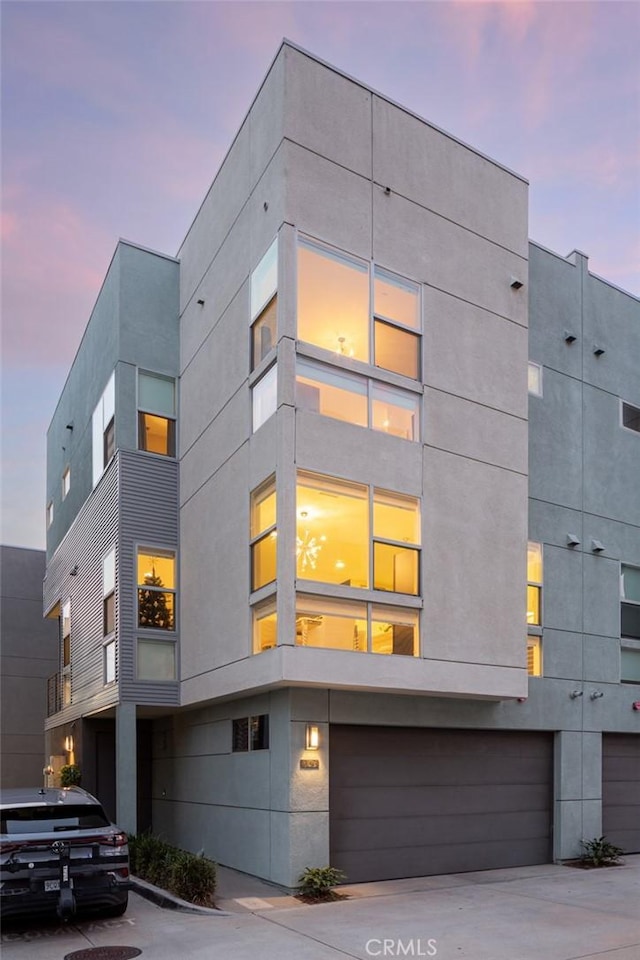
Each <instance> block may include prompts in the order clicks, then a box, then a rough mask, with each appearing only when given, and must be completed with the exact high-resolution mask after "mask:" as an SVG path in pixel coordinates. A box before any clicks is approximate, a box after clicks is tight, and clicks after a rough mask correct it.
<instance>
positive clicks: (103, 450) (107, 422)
mask: <svg viewBox="0 0 640 960" xmlns="http://www.w3.org/2000/svg"><path fill="white" fill-rule="evenodd" d="M115 408H116V399H115V370H112V371H111V374H110V376H109V379H108V380H107V383H106V386H105V388H104V390H103V391H102V394H101V396H100V399H99V400H98V402H97V404H96V406H95V408H94V411H93V415H92V417H91V444H92V454H91V456H92V488H93V487H95V486H96V485H97V484H98V482H99V481H100V479H101V477H102V475H103V474H104V472H105V470H106V469H107V467H108V466H109V464H110V463H111V461H112V460H113V458H114V456H115V452H116V437H115V429H116V428H115V416H116V409H115Z"/></svg>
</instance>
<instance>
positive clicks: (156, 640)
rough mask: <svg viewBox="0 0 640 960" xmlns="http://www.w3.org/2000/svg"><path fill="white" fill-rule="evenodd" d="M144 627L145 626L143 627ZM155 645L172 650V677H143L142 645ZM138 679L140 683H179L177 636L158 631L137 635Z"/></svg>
mask: <svg viewBox="0 0 640 960" xmlns="http://www.w3.org/2000/svg"><path fill="white" fill-rule="evenodd" d="M143 629H144V628H143ZM144 644H147V646H154V647H158V648H163V649H165V650H170V651H171V654H172V660H173V676H172V677H143V676H141V675H140V646H141V645H144ZM136 681H137V682H138V683H177V681H178V644H177V641H176V638H175V636H169V637H164V636H160V635H159V634H158V633H157V632H154V633H153V634H150V635H149V636H147V635H146V634H144V635H142V636H140V635H138V636H137V637H136Z"/></svg>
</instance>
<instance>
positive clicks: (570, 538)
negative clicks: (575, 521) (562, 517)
mask: <svg viewBox="0 0 640 960" xmlns="http://www.w3.org/2000/svg"><path fill="white" fill-rule="evenodd" d="M567 546H569V547H579V546H580V540H579V539H578V537H576V535H575V533H568V534H567Z"/></svg>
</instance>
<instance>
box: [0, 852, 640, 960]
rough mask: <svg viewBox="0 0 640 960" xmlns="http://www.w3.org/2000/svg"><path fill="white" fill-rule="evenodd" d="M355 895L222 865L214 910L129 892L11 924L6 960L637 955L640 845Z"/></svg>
mask: <svg viewBox="0 0 640 960" xmlns="http://www.w3.org/2000/svg"><path fill="white" fill-rule="evenodd" d="M342 889H343V890H344V892H345V893H348V894H349V899H348V900H343V901H341V902H339V903H332V904H323V905H319V906H305V905H303V904H300V903H299V902H298V901H296V900H293V898H291V897H289V896H287V895H286V892H284V891H280V890H279V889H278V888H276V887H272V886H271V885H269V884H265V883H262V882H261V881H259V880H254V879H253V878H250V877H244V876H243V875H242V874H237V873H235V872H234V871H226V870H224V869H222V868H221V871H220V898H219V902H220V905H221V906H223V907H224V908H225V910H224V912H219V913H209V914H193V913H182V912H179V911H173V910H166V909H162V908H160V907H158V906H156V905H155V904H153V903H150V902H148V901H147V900H145V899H143V898H142V897H140V896H138V895H137V894H132V896H131V900H130V907H129V910H128V911H127V913H126V915H125V916H124V917H123V918H122V919H118V920H104V921H98V920H96V921H91V920H84V921H81V922H78V923H75V924H73V925H69V926H59V925H57V924H42V923H40V924H24V923H21V924H17V925H8V924H6V925H5V926H4V929H3V933H2V957H3V960H63V958H64V957H65V956H66V955H67V954H68V953H71V952H72V951H75V950H82V949H86V948H87V947H90V946H103V945H108V944H111V945H115V944H122V945H128V946H136V947H138V948H139V949H141V950H142V954H141V957H142V960H182V958H184V960H192V958H193V960H345V958H349V957H351V958H357V960H368V958H370V957H436V958H437V960H585V958H593V960H640V856H634V857H627V858H626V862H625V864H624V866H620V867H615V868H610V869H604V870H593V871H584V870H575V869H571V868H569V867H561V866H554V865H550V866H540V867H522V868H517V869H514V870H493V871H486V872H482V873H466V874H456V875H452V876H446V877H425V878H418V879H414V880H394V881H387V882H385V883H375V884H358V885H354V886H350V887H344V888H342Z"/></svg>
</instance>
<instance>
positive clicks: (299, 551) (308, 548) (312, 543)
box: [296, 530, 322, 571]
mask: <svg viewBox="0 0 640 960" xmlns="http://www.w3.org/2000/svg"><path fill="white" fill-rule="evenodd" d="M321 550H322V544H321V543H320V542H319V540H318V539H317V538H316V537H313V536H312V535H311V534H310V533H309V531H308V530H305V531H304V534H303V535H302V536H301V537H296V560H298V562H299V563H300V569H301V570H303V571H304V570H306V569H307V567H309V569H310V570H315V568H316V564H317V562H318V554H319V553H320V551H321Z"/></svg>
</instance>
